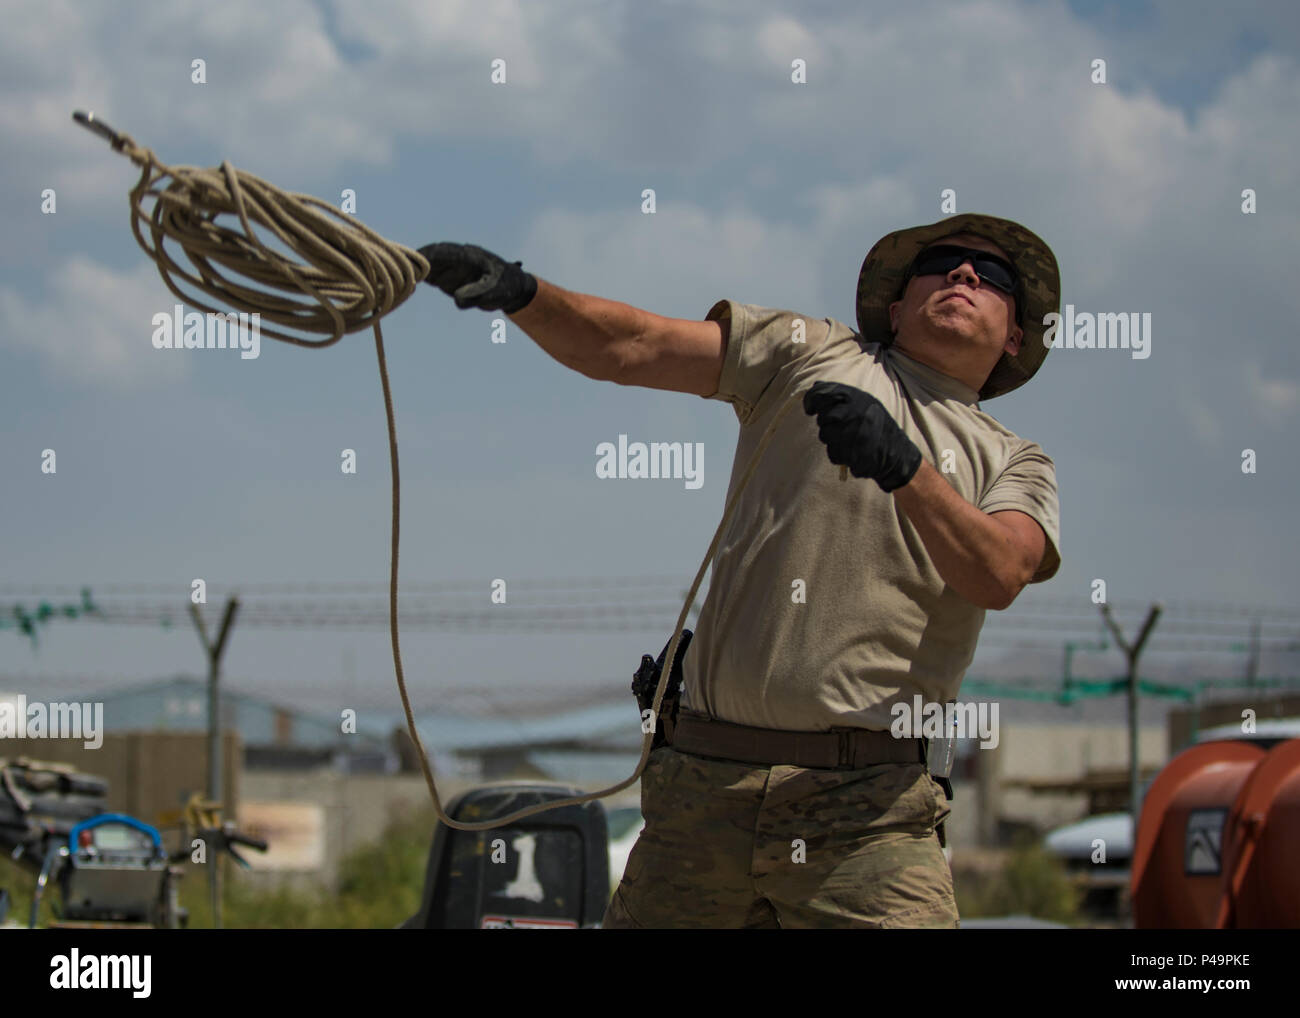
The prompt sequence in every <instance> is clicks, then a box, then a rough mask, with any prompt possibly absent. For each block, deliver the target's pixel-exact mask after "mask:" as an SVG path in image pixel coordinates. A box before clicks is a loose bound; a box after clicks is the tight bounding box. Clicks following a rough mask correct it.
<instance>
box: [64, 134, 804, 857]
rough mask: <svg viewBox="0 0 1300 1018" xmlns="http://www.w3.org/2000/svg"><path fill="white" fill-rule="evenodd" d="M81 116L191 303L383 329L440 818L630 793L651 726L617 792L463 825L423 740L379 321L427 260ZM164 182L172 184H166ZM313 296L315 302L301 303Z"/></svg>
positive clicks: (302, 201)
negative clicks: (135, 170)
mask: <svg viewBox="0 0 1300 1018" xmlns="http://www.w3.org/2000/svg"><path fill="white" fill-rule="evenodd" d="M72 116H73V119H74V120H76V121H77V122H78V123H79V124H81V125H82V126H83V127H86V128H88V129H89V130H91V131H93V132H94V133H96V134H98V135H100V136H101V137H103V138H106V139H107V140H108V141H109V143H110V144H111V145H112V146H113V149H114V151H117V152H121V153H122V154H123V155H125V156H127V158H129V159H130V160H131V161H132V162H133V163H135V164H136V165H138V166H139V167H140V168H141V173H140V179H139V181H137V182H136V185H135V187H134V188H132V189H131V193H130V202H131V230H132V232H133V233H134V234H135V239H136V242H137V243H138V244H139V245H140V247H141V249H142V250H143V251H144V253H145V254H147V255H148V256H149V257H150V258H152V259H153V260H154V262H155V263H156V264H157V266H158V272H159V274H160V275H161V276H162V279H163V282H164V283H166V284H167V288H168V289H169V290H171V292H172V293H174V294H175V295H176V296H177V297H179V298H180V299H181V300H183V301H185V302H187V303H189V304H191V305H193V306H194V307H197V308H201V309H203V310H204V311H207V312H210V313H213V314H226V313H228V312H227V311H226V310H224V309H222V308H216V307H212V306H210V305H208V304H205V303H204V302H203V301H201V300H199V299H197V298H195V297H194V296H192V295H190V294H187V293H184V292H183V291H182V290H181V289H180V288H179V287H178V286H177V285H176V283H175V282H174V280H173V278H172V277H173V276H179V277H180V278H181V279H184V280H186V281H187V282H189V283H190V284H192V285H193V286H195V287H197V288H198V290H199V291H200V292H202V293H205V294H208V295H210V296H212V297H214V298H216V299H218V300H220V301H222V302H223V303H224V304H226V305H227V306H228V307H234V308H235V309H237V310H238V311H242V312H247V313H254V312H256V313H258V314H260V315H261V316H262V318H263V319H266V320H268V321H271V322H274V323H276V324H279V325H284V326H289V327H292V328H295V329H297V330H299V331H300V332H305V333H307V334H309V335H326V336H328V338H326V339H318V340H312V339H306V338H303V337H301V336H296V335H293V334H291V333H286V332H280V331H278V330H275V329H264V330H262V331H263V332H264V333H265V334H266V335H268V336H271V337H272V338H274V339H279V340H282V341H284V342H287V343H294V344H296V345H298V346H308V347H325V346H331V345H333V344H334V343H337V342H338V341H339V340H340V339H341V338H342V337H343V336H344V335H347V334H350V333H353V332H359V331H360V330H362V329H365V328H367V327H373V328H374V332H375V353H376V354H377V356H378V359H379V380H380V383H381V384H382V386H383V391H384V412H385V414H386V416H387V419H388V451H389V462H390V465H391V470H392V481H393V484H392V488H393V491H392V530H391V533H392V538H391V546H390V551H389V580H388V621H389V634H390V637H391V641H392V647H393V668H394V671H395V672H396V675H397V690H398V693H399V694H400V695H401V698H402V710H403V711H404V712H405V714H406V725H407V731H408V732H409V734H410V736H411V742H412V743H413V744H414V745H415V748H416V756H417V758H418V760H419V762H420V769H421V770H422V771H423V772H424V780H425V784H426V785H428V787H429V795H430V797H431V798H432V799H433V808H434V810H435V812H436V813H437V815H438V819H439V820H440V821H442V822H443V823H444V824H446V825H447V826H448V827H452V828H455V829H456V830H460V831H486V830H492V829H494V828H498V827H504V826H506V825H508V824H512V823H514V822H515V821H517V820H521V819H523V818H524V817H527V816H533V815H534V814H537V813H544V812H546V811H547V810H552V809H559V808H560V807H562V806H576V805H578V804H580V803H584V802H590V801H591V800H593V799H600V798H604V797H605V796H607V795H613V794H614V793H615V792H621V791H622V790H623V789H625V788H627V787H629V786H630V785H632V784H633V783H634V782H635V781H636V780H637V779H638V778H640V776H641V772H642V771H643V770H645V766H646V762H647V761H648V760H649V758H650V751H651V748H652V745H653V742H654V731H653V725H651V726H650V728H651V730H650V731H645V732H643V738H642V744H641V758H640V760H639V761H638V762H637V766H636V770H635V771H633V773H632V775H631V776H630V777H628V778H627V779H626V780H624V781H621V782H619V783H618V784H617V785H612V786H611V787H609V788H605V789H602V790H600V791H598V792H590V793H588V794H586V795H580V796H576V797H570V798H567V799H556V800H553V801H551V802H546V803H542V804H539V805H536V806H530V807H528V808H527V809H522V810H518V811H517V812H514V813H511V814H509V815H508V816H504V817H499V818H496V819H493V820H487V821H482V822H478V823H466V822H463V821H459V820H453V819H452V818H451V817H449V816H447V814H446V812H444V810H443V808H442V800H441V799H440V798H439V796H438V788H437V785H436V784H435V783H434V780H433V770H432V768H431V766H430V764H429V755H428V753H426V752H425V749H424V744H423V743H422V742H421V741H420V735H419V732H418V731H416V727H415V716H414V714H413V713H412V711H411V701H410V698H409V697H408V696H407V694H406V679H405V676H404V673H403V671H402V651H401V645H400V642H399V639H398V630H397V563H398V535H399V531H400V518H401V483H400V477H399V473H398V465H397V426H396V424H395V422H394V415H393V396H392V392H391V390H390V389H389V384H388V365H387V360H386V359H385V357H384V336H383V331H382V330H381V329H380V327H379V320H380V319H381V318H383V317H384V315H386V314H388V313H389V312H391V311H395V310H396V309H397V308H398V307H399V306H400V305H401V304H402V303H403V302H405V301H406V299H407V298H408V297H410V296H411V294H413V293H414V292H415V289H416V287H417V286H418V285H419V284H420V283H421V282H422V281H423V280H424V278H425V276H427V275H428V273H429V263H428V261H427V260H426V259H425V258H424V256H423V255H421V254H420V253H419V252H418V251H414V250H412V249H411V248H408V247H404V246H403V245H401V244H396V243H393V242H392V241H389V240H386V239H385V238H383V237H381V236H380V235H379V234H378V233H376V232H375V231H373V230H371V229H369V228H368V227H366V226H365V225H363V224H362V223H361V222H360V221H358V220H357V219H355V218H353V217H350V216H347V215H345V214H344V213H342V212H339V211H338V210H336V209H335V208H334V207H333V206H331V205H329V204H328V203H326V202H323V201H321V200H320V199H319V198H315V197H312V196H311V195H307V194H296V193H292V192H286V191H281V190H280V189H279V188H277V187H275V186H274V185H273V184H270V183H268V182H267V181H265V180H262V179H261V178H260V177H256V176H254V175H253V174H251V173H246V172H245V171H243V170H236V169H235V168H234V167H233V166H231V165H230V163H229V161H224V162H222V164H221V167H220V169H202V168H200V167H195V166H175V167H172V166H168V165H166V164H165V163H163V162H162V161H161V160H159V159H158V157H157V156H155V155H154V153H153V152H152V150H150V149H147V148H143V147H141V146H140V145H137V144H136V143H135V141H134V140H133V139H132V138H131V137H130V136H129V135H126V134H122V133H120V132H118V131H114V130H113V129H112V128H110V127H108V126H107V125H106V124H104V122H103V121H101V120H98V119H96V118H95V115H94V114H93V113H80V112H77V113H74V114H73V115H72ZM164 181H170V182H169V183H167V184H166V186H164ZM150 198H151V199H153V205H152V207H151V208H149V209H146V208H145V205H144V202H145V200H146V199H150ZM223 214H227V215H228V214H233V215H237V216H238V217H239V223H240V226H241V227H242V231H236V230H233V229H229V228H227V227H225V226H223V225H220V224H219V223H217V221H216V220H217V217H218V216H219V215H223ZM254 222H256V223H257V224H258V225H260V226H263V227H266V228H267V229H270V230H271V231H273V232H274V233H275V235H276V236H277V237H279V239H280V240H281V241H282V242H283V243H284V244H285V245H286V246H287V247H288V248H289V249H290V250H292V251H293V252H294V253H295V254H296V255H297V256H298V257H300V258H301V259H303V261H301V262H299V261H294V260H292V259H289V258H286V257H285V256H283V255H281V254H279V253H278V252H276V251H273V250H271V249H269V248H267V247H266V245H264V244H263V243H262V241H261V240H259V239H258V237H257V234H256V232H255V231H254V230H253V225H252V224H253V223H254ZM141 225H144V226H146V227H147V228H148V232H149V237H150V240H151V241H152V245H151V244H150V243H149V242H147V241H146V240H145V238H144V236H143V235H142V233H141V229H140V228H141ZM168 240H170V241H173V242H174V243H175V244H177V245H179V247H180V249H181V250H182V251H183V252H184V253H185V256H186V257H187V258H188V259H189V261H190V263H191V264H192V265H193V266H194V268H195V269H196V270H197V271H198V273H199V275H198V276H194V275H192V274H191V273H189V272H187V271H186V270H185V268H184V267H183V266H182V265H180V264H178V263H177V262H176V261H175V260H174V259H173V258H172V257H171V255H170V253H169V252H168V251H167V250H166V248H165V247H164V242H165V241H168ZM214 263H215V264H216V265H220V266H222V267H223V268H225V269H227V270H229V271H230V272H231V273H234V274H235V275H236V276H242V277H243V278H244V279H247V280H252V281H253V282H256V283H258V284H260V285H261V286H262V287H263V289H252V288H250V287H248V286H246V285H244V284H243V283H240V282H238V281H237V280H236V279H235V278H232V277H231V276H227V275H223V274H222V273H221V272H220V271H219V270H218V269H217V268H215V267H214ZM304 294H305V295H306V296H308V297H310V298H311V300H305V299H303V295H304ZM797 402H798V401H797V400H796V399H794V398H791V399H789V400H788V401H787V402H786V404H785V405H784V406H783V407H781V409H780V410H778V411H777V413H776V415H775V417H774V418H773V420H772V422H771V424H770V425H769V427H768V429H767V431H766V433H765V434H764V435H763V438H762V439H761V440H760V442H759V444H758V447H757V448H756V449H755V450H754V455H753V456H752V457H751V458H750V461H749V464H748V466H747V467H746V468H745V472H744V473H743V474H742V475H741V478H740V483H739V484H737V485H736V488H735V490H734V491H733V492H732V495H731V498H730V499H729V500H728V502H727V507H726V510H725V511H724V512H723V514H722V520H721V521H720V522H719V523H718V529H717V530H716V531H715V532H714V535H713V540H712V541H711V542H710V543H709V550H708V552H707V554H706V555H705V557H704V561H703V562H702V563H701V564H700V568H699V571H698V572H697V573H696V574H695V580H694V582H693V583H692V584H691V589H690V592H689V593H688V594H687V595H686V603H685V604H684V605H682V610H681V614H680V615H678V617H677V628H676V630H675V631H674V632H673V638H672V640H671V641H670V642H669V645H668V650H667V653H666V655H665V657H664V668H663V672H662V674H661V675H660V677H659V686H658V688H657V689H656V690H655V696H654V702H653V704H652V710H653V717H654V718H658V716H659V709H660V706H661V704H662V703H663V697H664V690H665V689H666V688H667V685H668V680H669V678H670V676H671V674H672V662H673V661H675V660H676V658H677V645H678V643H679V642H680V640H681V635H682V629H683V627H684V626H685V625H686V616H687V613H688V612H689V611H690V606H691V605H692V604H694V603H695V596H696V594H697V593H698V592H699V589H700V584H701V583H702V582H703V580H704V573H705V572H706V570H707V569H708V567H709V563H711V562H712V561H713V556H714V553H715V552H716V551H717V547H718V542H719V540H721V538H722V534H723V531H724V530H725V528H726V525H727V523H728V522H730V520H731V516H732V513H733V511H734V510H735V508H736V505H737V503H738V502H739V500H740V494H741V492H742V491H743V490H744V489H745V485H746V484H747V483H748V482H749V479H750V477H751V476H752V474H753V473H754V469H755V468H756V467H757V466H758V462H759V460H760V459H761V457H762V455H763V452H764V450H766V448H767V446H768V444H769V443H770V442H771V440H772V438H773V436H774V435H775V434H776V426H777V424H778V423H780V421H781V420H782V419H783V418H784V417H785V415H786V413H787V412H788V411H789V410H790V409H791V408H792V407H793V406H795V405H796V403H797ZM642 727H643V728H645V727H646V726H645V725H643V726H642Z"/></svg>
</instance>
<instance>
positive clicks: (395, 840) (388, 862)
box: [0, 810, 434, 929]
mask: <svg viewBox="0 0 1300 1018" xmlns="http://www.w3.org/2000/svg"><path fill="white" fill-rule="evenodd" d="M433 821H434V815H433V812H432V810H430V811H429V812H428V813H427V814H423V815H416V816H413V817H410V816H408V817H402V818H400V819H395V820H393V821H391V822H390V823H389V826H388V828H387V829H386V830H385V832H384V836H383V838H382V839H381V840H380V841H378V842H376V843H373V844H369V845H365V846H363V847H362V848H360V849H358V850H357V851H355V852H353V853H352V854H351V855H349V856H347V857H346V858H345V859H343V861H342V862H341V864H340V866H339V884H338V890H337V892H329V891H327V890H326V889H325V888H323V887H319V886H318V887H316V888H313V889H311V890H296V889H289V888H282V889H279V890H274V891H267V890H259V889H257V888H255V887H253V886H252V885H251V882H250V881H248V880H246V879H243V878H244V871H243V870H241V869H240V868H239V867H238V866H236V865H234V863H232V862H231V861H230V860H225V861H224V870H223V873H224V883H225V887H224V894H223V909H222V910H223V913H224V914H223V920H224V921H223V925H224V926H225V927H226V928H227V929H391V928H392V927H394V926H396V925H397V924H398V923H401V922H403V921H404V920H406V919H408V918H409V917H410V916H411V915H413V914H414V913H415V911H416V910H417V909H418V908H419V905H420V893H421V891H422V890H423V889H424V867H425V864H426V862H427V861H428V856H429V844H430V842H431V840H432V838H433ZM241 854H243V855H244V856H245V858H247V859H248V860H249V861H250V862H251V863H252V864H253V868H254V869H256V868H257V853H256V852H251V851H250V852H246V853H241ZM34 883H35V878H34V877H33V876H32V874H31V873H29V872H28V871H27V870H24V869H21V868H20V867H18V865H17V864H15V863H14V862H12V861H11V860H10V859H9V858H8V857H7V856H3V855H0V887H4V888H8V890H9V896H10V908H9V916H8V918H9V919H10V920H14V921H17V922H20V923H22V925H24V926H26V925H27V919H28V915H29V912H30V910H31V903H32V887H33V885H34ZM58 901H59V892H58V889H57V888H54V887H51V888H48V889H47V891H46V894H45V900H44V901H43V902H42V904H41V915H40V919H39V924H40V925H42V926H44V925H45V924H46V923H47V922H49V921H50V920H52V919H54V918H56V917H55V914H54V910H53V907H52V906H53V905H54V904H56V903H57V902H58ZM180 901H181V906H182V907H183V908H186V909H188V910H189V927H190V929H210V928H211V927H212V910H211V908H210V907H209V902H208V882H207V875H206V873H205V871H204V869H203V868H202V867H198V866H189V867H186V874H185V877H184V879H182V881H181V884H180Z"/></svg>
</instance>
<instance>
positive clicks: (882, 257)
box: [858, 213, 1061, 400]
mask: <svg viewBox="0 0 1300 1018" xmlns="http://www.w3.org/2000/svg"><path fill="white" fill-rule="evenodd" d="M955 233H977V234H979V235H980V236H981V237H985V238H987V239H988V240H991V241H993V242H994V243H995V244H997V245H998V246H999V247H1001V248H1002V249H1003V250H1004V251H1006V253H1007V254H1009V255H1010V256H1011V260H1012V262H1014V263H1015V266H1016V271H1017V272H1019V273H1020V278H1021V280H1022V284H1023V286H1024V294H1025V301H1024V303H1025V306H1024V308H1022V309H1021V308H1018V309H1017V310H1019V311H1020V312H1021V316H1020V317H1021V323H1020V324H1021V328H1023V329H1024V330H1025V334H1024V337H1023V338H1022V340H1021V343H1020V352H1019V353H1018V354H1016V356H1014V357H1012V356H1011V355H1010V354H1008V353H1004V354H1003V355H1002V359H1001V360H1000V361H998V363H997V364H996V365H995V366H994V368H993V371H992V372H991V373H990V374H989V377H988V380H987V381H986V382H985V383H984V387H983V388H981V389H980V391H979V397H980V399H982V400H984V399H992V398H993V397H994V396H1001V395H1002V394H1003V393H1004V392H1010V391H1011V390H1012V389H1018V388H1019V387H1020V386H1022V385H1024V384H1025V383H1026V382H1027V381H1029V380H1030V379H1031V378H1033V377H1034V372H1036V371H1037V370H1038V369H1039V367H1040V366H1041V365H1042V363H1043V360H1044V359H1045V358H1046V357H1047V347H1045V346H1043V333H1044V332H1045V331H1046V330H1047V326H1045V325H1044V324H1043V317H1044V316H1045V315H1047V314H1048V313H1049V312H1052V311H1055V312H1058V313H1059V312H1060V306H1061V273H1060V269H1059V268H1058V267H1057V264H1056V256H1055V255H1054V254H1052V249H1051V248H1050V247H1048V246H1047V244H1046V242H1045V241H1044V240H1043V239H1042V238H1041V237H1039V236H1038V235H1037V234H1035V233H1034V232H1032V231H1031V230H1028V229H1026V228H1025V227H1023V226H1021V225H1020V224H1019V223H1013V222H1012V221H1011V220H1010V219H998V218H996V217H994V216H982V215H977V214H975V213H966V214H964V215H959V216H950V217H949V218H947V219H941V220H940V221H939V222H937V223H931V224H930V225H929V226H914V227H912V228H911V229H908V230H895V231H894V232H893V233H890V234H887V235H886V236H884V237H882V238H881V239H880V240H879V241H877V242H876V245H875V246H874V247H873V248H872V249H871V250H870V251H869V252H867V257H866V260H865V261H863V263H862V271H861V272H860V273H859V274H858V331H859V332H860V333H861V334H862V338H863V339H865V340H866V341H867V342H869V343H880V344H881V345H882V346H889V345H890V344H891V343H892V342H893V341H894V333H893V330H892V329H891V328H890V325H889V305H890V304H892V303H893V302H894V301H896V300H898V299H899V297H901V296H902V287H903V277H904V275H905V274H906V273H907V269H908V266H910V265H911V264H912V259H913V258H915V257H916V256H917V255H918V254H920V253H921V251H922V250H923V249H924V248H926V247H928V246H929V245H930V244H932V243H933V242H934V241H936V240H939V239H940V238H943V237H948V236H951V235H952V234H955Z"/></svg>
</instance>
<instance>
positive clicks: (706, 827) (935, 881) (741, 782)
mask: <svg viewBox="0 0 1300 1018" xmlns="http://www.w3.org/2000/svg"><path fill="white" fill-rule="evenodd" d="M641 812H642V815H643V816H644V817H645V828H644V830H642V832H641V835H640V837H639V838H637V842H636V844H635V845H634V846H633V848H632V853H631V855H630V856H629V857H628V862H627V869H626V870H625V871H624V874H623V880H622V882H621V883H620V884H619V886H618V889H617V890H616V891H615V892H614V896H613V900H612V901H611V902H610V905H609V908H608V910H607V911H606V913H605V918H604V922H603V923H602V926H603V927H604V928H605V929H638V928H652V929H666V928H706V929H739V928H746V929H754V928H769V929H778V928H785V929H798V928H859V929H888V928H895V927H930V928H946V929H955V928H957V927H958V926H959V925H960V923H959V922H958V916H957V904H956V901H955V900H954V898H953V890H952V873H951V871H950V870H949V868H948V862H947V860H946V859H945V858H944V855H943V849H942V848H940V847H939V839H938V836H937V834H936V831H935V828H936V826H937V824H938V823H939V822H940V821H941V820H943V819H944V817H946V816H947V815H948V814H949V812H951V810H950V808H949V806H948V802H947V797H946V796H945V795H944V793H943V789H942V788H941V787H940V785H939V784H938V782H936V781H935V780H934V779H933V778H931V777H930V774H929V773H928V771H927V770H926V769H925V765H924V764H921V763H916V764H888V763H887V764H878V765H876V766H873V767H867V768H865V769H862V770H842V771H837V770H821V769H812V768H806V767H787V766H775V767H765V766H759V765H755V764H745V763H736V762H733V761H724V760H714V759H710V758H706V757H700V756H692V755H689V754H686V753H680V752H678V751H677V750H675V749H672V748H671V747H665V748H662V749H657V750H655V751H654V753H652V754H651V756H650V759H649V761H647V763H646V769H645V772H644V773H643V774H642V775H641Z"/></svg>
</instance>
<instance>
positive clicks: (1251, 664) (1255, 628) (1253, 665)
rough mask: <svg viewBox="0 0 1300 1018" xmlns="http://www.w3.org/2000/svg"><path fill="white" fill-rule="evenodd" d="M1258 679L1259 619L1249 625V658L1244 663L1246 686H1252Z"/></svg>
mask: <svg viewBox="0 0 1300 1018" xmlns="http://www.w3.org/2000/svg"><path fill="white" fill-rule="evenodd" d="M1258 677H1259V619H1255V621H1254V622H1252V623H1251V624H1250V658H1249V659H1248V660H1247V661H1246V685H1247V686H1253V685H1254V684H1255V680H1256V679H1257V678H1258Z"/></svg>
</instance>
